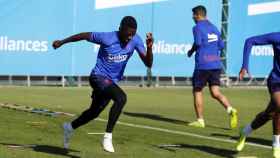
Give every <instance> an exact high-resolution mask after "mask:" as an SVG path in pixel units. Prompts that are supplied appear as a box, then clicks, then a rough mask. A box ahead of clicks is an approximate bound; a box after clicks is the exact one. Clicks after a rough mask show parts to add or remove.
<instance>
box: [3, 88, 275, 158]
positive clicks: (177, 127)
mask: <svg viewBox="0 0 280 158" xmlns="http://www.w3.org/2000/svg"><path fill="white" fill-rule="evenodd" d="M124 89H125V91H126V93H127V95H128V103H127V105H126V107H125V109H124V110H123V114H122V115H121V117H120V122H122V124H118V125H117V126H116V128H115V130H114V135H113V143H114V146H115V150H116V153H113V154H109V153H106V152H104V151H103V149H102V148H101V145H100V142H101V140H102V137H103V135H99V134H98V133H102V132H104V130H105V127H106V122H104V121H100V120H96V121H91V122H90V123H89V124H87V125H86V126H83V127H81V128H79V129H78V130H76V131H75V133H74V135H73V137H72V139H71V144H70V150H69V151H68V152H67V151H65V150H64V149H63V148H62V129H61V124H62V123H63V122H65V121H71V120H73V117H68V116H58V117H48V116H43V115H38V114H32V113H26V112H21V111H15V110H11V109H4V108H0V118H1V121H0V158H67V157H68V158H100V157H102V158H111V157H112V158H154V157H161V158H204V157H207V158H220V157H226V158H235V157H261V158H263V157H271V149H270V148H269V146H270V145H271V135H272V127H271V122H270V123H268V124H267V125H265V126H264V127H262V128H261V129H259V130H257V131H255V132H254V133H253V134H252V135H251V137H250V138H249V139H248V141H249V142H251V143H253V145H247V146H246V147H245V149H244V151H242V152H240V153H236V152H235V151H234V147H235V143H234V142H233V141H235V140H236V139H237V136H238V130H239V129H235V130H230V129H229V128H228V127H229V125H228V122H229V117H228V115H227V114H226V112H225V110H224V109H223V108H222V106H221V105H220V104H219V103H218V102H216V101H215V100H213V99H212V98H211V97H210V95H209V92H208V90H206V89H205V92H204V94H205V99H204V104H205V105H204V106H205V107H204V109H205V111H204V115H205V121H206V128H205V129H198V128H193V127H188V126H187V123H188V122H190V121H193V120H194V119H195V115H194V109H193V101H192V94H191V89H190V88H124ZM222 91H223V92H224V94H225V95H226V96H227V97H228V98H229V100H230V102H231V103H232V105H233V106H234V107H236V108H237V109H238V111H239V118H240V119H239V120H240V121H239V123H240V126H244V125H246V124H247V123H248V122H250V121H251V120H252V119H253V118H254V117H255V115H256V114H257V113H258V112H260V111H262V110H264V108H265V107H266V104H267V102H268V99H269V96H268V93H267V91H266V89H237V88H232V89H223V90H222ZM0 93H1V95H0V103H12V104H19V105H27V106H32V107H37V108H47V109H50V110H54V111H64V112H69V113H74V114H77V115H78V114H80V113H81V112H82V111H83V110H85V109H86V108H87V107H88V105H89V104H90V93H91V89H90V88H87V87H84V88H57V87H49V88H48V87H31V88H27V87H1V88H0ZM110 106H111V104H110V105H108V107H107V108H106V110H104V112H103V113H102V114H101V116H100V118H102V119H107V116H108V111H109V109H110ZM146 127H147V128H146ZM168 131H169V132H168ZM170 131H171V132H170ZM89 132H90V133H97V134H94V135H89V134H88V133H89ZM200 136H202V138H200ZM226 141H229V142H226ZM256 144H260V145H261V146H257V145H256Z"/></svg>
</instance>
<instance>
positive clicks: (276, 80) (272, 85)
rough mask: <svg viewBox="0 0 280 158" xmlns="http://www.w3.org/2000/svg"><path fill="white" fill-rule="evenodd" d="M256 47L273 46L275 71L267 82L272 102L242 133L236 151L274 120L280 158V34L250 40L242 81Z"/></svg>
mask: <svg viewBox="0 0 280 158" xmlns="http://www.w3.org/2000/svg"><path fill="white" fill-rule="evenodd" d="M254 45H272V48H273V51H274V57H273V69H272V71H271V73H270V75H269V78H268V81H267V87H268V91H269V93H270V102H269V103H268V106H267V107H266V109H265V110H264V111H262V112H261V113H259V114H258V115H257V116H256V118H255V119H254V120H253V121H252V122H251V123H250V124H248V125H247V126H246V127H245V128H242V129H241V131H240V139H239V141H238V144H237V147H236V149H237V150H238V151H241V150H242V149H243V148H244V145H245V141H246V137H247V136H248V135H249V134H250V133H251V132H252V131H253V130H256V129H258V128H260V127H261V126H263V125H264V124H265V123H266V122H268V121H269V120H271V119H272V120H273V144H272V146H273V156H274V158H280V117H279V112H280V32H277V33H269V34H264V35H260V36H254V37H251V38H248V39H247V40H246V42H245V45H244V52H243V65H242V68H241V70H240V73H239V79H240V80H242V79H243V78H244V76H245V75H246V74H247V73H248V72H249V68H248V67H249V56H250V53H251V50H252V47H253V46H254Z"/></svg>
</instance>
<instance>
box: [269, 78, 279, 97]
mask: <svg viewBox="0 0 280 158" xmlns="http://www.w3.org/2000/svg"><path fill="white" fill-rule="evenodd" d="M267 88H268V91H269V93H270V94H273V93H275V92H280V83H273V82H271V80H270V79H268V81H267Z"/></svg>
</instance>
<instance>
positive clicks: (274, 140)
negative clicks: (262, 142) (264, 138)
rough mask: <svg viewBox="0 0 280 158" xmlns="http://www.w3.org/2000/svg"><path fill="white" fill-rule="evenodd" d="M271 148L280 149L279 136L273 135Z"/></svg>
mask: <svg viewBox="0 0 280 158" xmlns="http://www.w3.org/2000/svg"><path fill="white" fill-rule="evenodd" d="M272 146H273V147H278V148H279V147H280V135H273V136H272Z"/></svg>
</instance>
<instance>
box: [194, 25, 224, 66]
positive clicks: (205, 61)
mask: <svg viewBox="0 0 280 158" xmlns="http://www.w3.org/2000/svg"><path fill="white" fill-rule="evenodd" d="M193 36H194V45H195V46H196V47H197V49H196V54H195V69H196V70H213V69H221V68H222V63H221V58H220V51H221V50H222V49H223V48H224V42H223V40H222V39H221V33H220V32H219V30H218V29H217V27H216V26H215V25H213V24H212V23H210V22H209V21H208V20H201V21H198V22H197V24H196V25H195V26H194V27H193Z"/></svg>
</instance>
